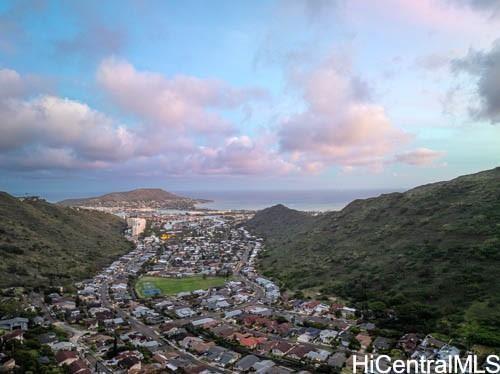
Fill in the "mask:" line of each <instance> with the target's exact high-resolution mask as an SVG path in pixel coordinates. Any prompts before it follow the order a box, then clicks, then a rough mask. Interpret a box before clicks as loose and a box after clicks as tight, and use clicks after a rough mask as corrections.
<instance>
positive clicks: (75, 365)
mask: <svg viewBox="0 0 500 374" xmlns="http://www.w3.org/2000/svg"><path fill="white" fill-rule="evenodd" d="M68 369H69V372H70V373H71V374H91V371H90V369H89V368H88V366H87V364H86V363H85V361H83V360H76V361H73V362H72V363H71V364H70V365H69V368H68Z"/></svg>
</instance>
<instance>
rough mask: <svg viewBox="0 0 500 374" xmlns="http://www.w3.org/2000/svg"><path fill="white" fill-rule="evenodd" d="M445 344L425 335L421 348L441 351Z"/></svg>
mask: <svg viewBox="0 0 500 374" xmlns="http://www.w3.org/2000/svg"><path fill="white" fill-rule="evenodd" d="M445 344H446V343H445V342H443V341H441V340H439V339H436V338H434V337H433V336H432V335H427V336H426V337H425V339H424V340H423V341H422V344H421V345H422V347H425V348H427V347H428V348H437V349H441V348H442V347H443V346H444V345H445Z"/></svg>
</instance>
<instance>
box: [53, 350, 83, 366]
mask: <svg viewBox="0 0 500 374" xmlns="http://www.w3.org/2000/svg"><path fill="white" fill-rule="evenodd" d="M55 357H56V361H57V362H59V363H61V362H64V361H66V360H69V359H73V358H75V359H76V358H78V356H77V354H76V353H75V352H73V351H65V350H60V351H58V352H57V353H56V356H55Z"/></svg>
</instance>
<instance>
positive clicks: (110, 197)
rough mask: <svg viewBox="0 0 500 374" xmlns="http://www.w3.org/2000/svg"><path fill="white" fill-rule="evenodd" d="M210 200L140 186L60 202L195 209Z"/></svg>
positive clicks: (88, 205) (95, 205)
mask: <svg viewBox="0 0 500 374" xmlns="http://www.w3.org/2000/svg"><path fill="white" fill-rule="evenodd" d="M206 202H209V200H204V199H191V198H189V197H184V196H179V195H176V194H173V193H171V192H167V191H164V190H162V189H160V188H139V189H136V190H132V191H126V192H112V193H109V194H106V195H102V196H97V197H89V198H81V199H67V200H63V201H60V202H58V204H60V205H64V206H85V207H108V208H114V207H125V208H143V207H148V208H165V209H194V208H195V205H196V204H199V203H206Z"/></svg>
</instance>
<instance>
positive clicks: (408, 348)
mask: <svg viewBox="0 0 500 374" xmlns="http://www.w3.org/2000/svg"><path fill="white" fill-rule="evenodd" d="M419 342H420V338H419V337H418V335H417V334H413V333H410V334H406V335H404V336H403V337H401V339H399V341H398V347H400V348H401V349H402V350H403V351H404V352H405V353H406V354H412V353H413V352H415V350H416V349H417V347H418V344H419Z"/></svg>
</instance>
